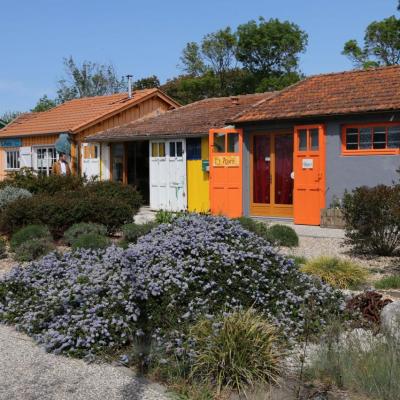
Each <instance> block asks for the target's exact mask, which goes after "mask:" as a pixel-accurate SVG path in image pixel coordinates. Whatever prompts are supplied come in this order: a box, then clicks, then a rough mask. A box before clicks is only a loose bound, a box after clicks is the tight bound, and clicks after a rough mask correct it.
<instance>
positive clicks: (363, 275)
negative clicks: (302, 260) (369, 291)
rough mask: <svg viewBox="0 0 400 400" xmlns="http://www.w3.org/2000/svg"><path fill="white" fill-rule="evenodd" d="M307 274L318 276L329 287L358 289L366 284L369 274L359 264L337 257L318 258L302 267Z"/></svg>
mask: <svg viewBox="0 0 400 400" xmlns="http://www.w3.org/2000/svg"><path fill="white" fill-rule="evenodd" d="M301 271H302V272H305V273H306V274H311V275H315V276H318V277H319V278H321V279H322V281H323V282H325V283H327V284H328V285H331V286H334V287H337V288H340V289H349V288H350V289H356V288H358V287H359V286H360V285H362V284H363V283H365V282H366V279H367V277H368V272H367V271H366V270H365V269H364V268H362V267H361V266H359V265H358V264H356V263H354V262H352V261H349V260H343V259H340V258H337V257H318V258H316V259H314V260H310V261H308V262H307V263H306V264H305V265H303V266H302V267H301Z"/></svg>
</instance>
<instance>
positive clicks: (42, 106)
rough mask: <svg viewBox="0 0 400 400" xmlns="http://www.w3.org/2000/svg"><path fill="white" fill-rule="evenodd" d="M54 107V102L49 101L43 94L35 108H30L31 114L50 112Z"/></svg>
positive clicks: (55, 103)
mask: <svg viewBox="0 0 400 400" xmlns="http://www.w3.org/2000/svg"><path fill="white" fill-rule="evenodd" d="M56 105H57V102H56V101H55V100H52V99H49V98H48V97H47V95H46V94H45V95H44V96H43V97H41V98H40V99H39V100H38V102H37V103H36V106H35V107H34V108H32V110H31V112H41V111H47V110H50V109H51V108H54V107H55V106H56Z"/></svg>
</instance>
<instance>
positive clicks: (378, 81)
mask: <svg viewBox="0 0 400 400" xmlns="http://www.w3.org/2000/svg"><path fill="white" fill-rule="evenodd" d="M390 110H400V66H392V67H380V68H372V69H367V70H356V71H347V72H340V73H331V74H324V75H316V76H311V77H309V78H307V79H304V80H303V81H300V82H298V83H296V84H294V85H292V86H289V87H288V88H286V89H284V90H282V91H281V92H280V93H279V94H278V95H276V96H274V97H273V98H271V99H266V100H264V101H261V102H259V103H258V104H256V105H254V106H253V107H251V108H250V109H249V110H247V111H245V112H243V113H241V114H239V115H237V116H236V117H235V118H233V121H234V122H248V121H260V120H274V119H291V118H302V117H310V116H323V115H339V114H353V113H362V112H373V111H378V112H379V111H390Z"/></svg>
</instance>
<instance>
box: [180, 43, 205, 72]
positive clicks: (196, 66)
mask: <svg viewBox="0 0 400 400" xmlns="http://www.w3.org/2000/svg"><path fill="white" fill-rule="evenodd" d="M180 60H181V63H182V67H181V69H182V70H183V72H185V73H186V74H187V75H190V76H200V75H201V74H203V73H204V72H205V71H206V66H205V65H204V61H203V58H202V54H201V52H200V46H199V45H198V44H197V43H196V42H189V43H187V44H186V46H185V48H184V49H183V51H182V56H181V58H180Z"/></svg>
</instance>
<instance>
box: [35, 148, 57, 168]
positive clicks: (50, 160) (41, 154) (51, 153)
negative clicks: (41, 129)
mask: <svg viewBox="0 0 400 400" xmlns="http://www.w3.org/2000/svg"><path fill="white" fill-rule="evenodd" d="M56 161H57V153H56V149H55V148H54V147H53V146H48V147H36V148H35V151H34V168H35V169H36V171H37V172H38V174H39V175H50V174H51V169H52V167H53V164H54V163H55V162H56Z"/></svg>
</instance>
